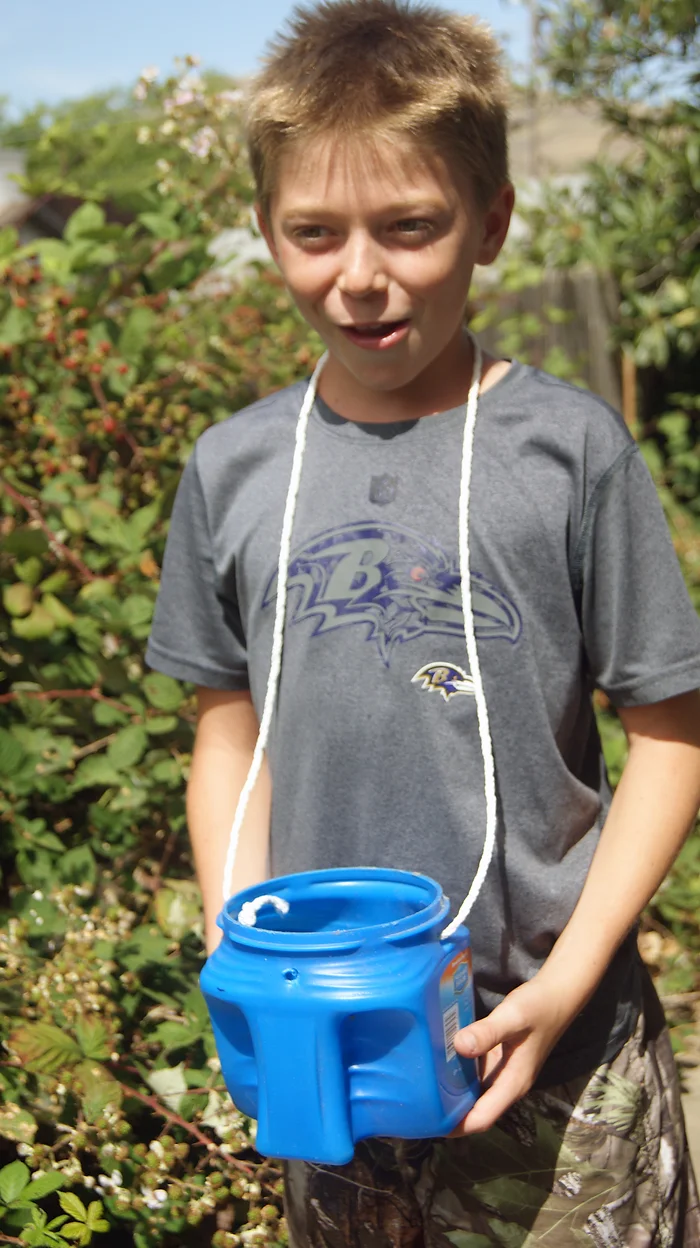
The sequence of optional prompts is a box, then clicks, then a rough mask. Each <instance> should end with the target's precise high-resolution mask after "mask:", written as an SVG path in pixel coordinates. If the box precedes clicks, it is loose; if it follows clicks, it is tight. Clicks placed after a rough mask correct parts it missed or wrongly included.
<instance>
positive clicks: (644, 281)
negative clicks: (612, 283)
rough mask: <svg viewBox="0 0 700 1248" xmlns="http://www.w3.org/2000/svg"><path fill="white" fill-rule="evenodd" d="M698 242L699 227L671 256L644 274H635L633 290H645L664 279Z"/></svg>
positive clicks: (699, 239) (699, 238)
mask: <svg viewBox="0 0 700 1248" xmlns="http://www.w3.org/2000/svg"><path fill="white" fill-rule="evenodd" d="M698 242H700V225H699V226H698V227H697V229H695V230H693V231H692V233H691V234H689V235H688V236H687V238H684V239H683V242H682V243H680V244H679V245H678V247H676V248H674V251H673V255H671V256H664V258H663V260H659V262H658V264H654V265H652V267H651V268H650V269H647V271H646V273H639V274H637V276H636V277H635V279H634V282H633V283H632V285H633V286H634V288H635V290H646V289H647V287H649V286H653V284H654V282H655V281H656V279H657V278H659V277H665V276H666V274H667V273H670V272H671V270H672V269H673V268H674V267H675V265H676V262H677V260H678V257H679V256H684V255H685V253H686V252H687V251H692V249H693V247H694V246H695V244H696V243H698Z"/></svg>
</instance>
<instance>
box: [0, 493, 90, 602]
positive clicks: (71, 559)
mask: <svg viewBox="0 0 700 1248" xmlns="http://www.w3.org/2000/svg"><path fill="white" fill-rule="evenodd" d="M0 486H1V487H2V489H3V490H4V491H5V493H6V494H7V496H8V497H9V498H11V499H12V500H13V502H15V503H17V504H18V505H19V506H20V507H24V510H25V511H26V512H27V513H28V514H29V515H30V516H31V518H32V520H35V521H36V522H37V524H39V525H40V526H41V528H42V529H43V531H44V533H45V534H46V536H47V538H48V541H49V547H50V549H51V550H52V551H53V553H54V554H55V555H57V556H58V557H59V558H61V559H65V560H66V561H67V562H68V563H72V564H73V567H74V568H77V570H78V572H79V573H80V575H81V576H82V578H83V580H84V581H97V580H99V579H100V578H99V577H98V575H97V573H96V572H91V571H90V569H89V568H88V567H87V565H86V564H84V563H83V561H82V559H80V558H79V557H78V555H76V554H75V553H74V552H73V551H72V550H70V548H69V547H68V546H65V545H64V544H63V542H59V540H58V538H57V537H56V534H55V533H54V532H53V530H52V529H50V528H49V526H48V524H47V523H46V521H45V519H44V517H43V516H42V514H41V509H40V507H39V504H38V503H37V502H35V501H34V499H33V498H27V496H26V494H20V492H19V490H16V489H15V487H14V485H10V483H9V481H6V480H5V478H4V477H0Z"/></svg>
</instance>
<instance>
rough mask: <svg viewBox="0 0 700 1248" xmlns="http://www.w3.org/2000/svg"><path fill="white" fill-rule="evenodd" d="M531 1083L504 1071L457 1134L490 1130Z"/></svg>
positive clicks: (469, 1114) (477, 1103)
mask: <svg viewBox="0 0 700 1248" xmlns="http://www.w3.org/2000/svg"><path fill="white" fill-rule="evenodd" d="M528 1088H529V1083H528V1082H526V1081H524V1080H523V1079H522V1078H518V1077H517V1076H513V1077H511V1078H508V1077H507V1076H506V1072H505V1071H504V1072H503V1074H502V1075H501V1076H500V1078H499V1079H498V1080H497V1081H496V1082H495V1083H494V1084H493V1085H492V1087H490V1088H489V1089H488V1090H487V1091H486V1092H484V1093H483V1094H482V1095H481V1096H480V1097H479V1099H478V1101H477V1102H476V1105H475V1106H474V1108H473V1109H472V1110H470V1111H469V1113H468V1114H467V1116H466V1118H465V1119H464V1121H463V1122H462V1123H460V1125H459V1127H457V1130H456V1131H455V1132H454V1134H455V1135H472V1134H474V1133H476V1132H478V1131H488V1129H489V1127H492V1126H493V1125H494V1123H495V1122H497V1121H498V1119H499V1118H500V1117H501V1114H504V1113H505V1111H506V1110H507V1109H509V1108H510V1106H511V1105H512V1104H513V1103H514V1102H515V1101H518V1100H519V1099H520V1097H521V1096H524V1095H525V1093H526V1092H527V1091H528Z"/></svg>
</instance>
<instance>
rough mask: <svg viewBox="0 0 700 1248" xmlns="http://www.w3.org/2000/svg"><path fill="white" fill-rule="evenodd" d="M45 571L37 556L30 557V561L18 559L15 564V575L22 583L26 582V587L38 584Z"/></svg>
mask: <svg viewBox="0 0 700 1248" xmlns="http://www.w3.org/2000/svg"><path fill="white" fill-rule="evenodd" d="M43 570H44V565H43V563H42V562H41V559H38V558H37V557H36V555H30V556H29V558H28V559H23V560H19V559H18V560H17V563H16V564H15V573H16V575H17V576H18V577H19V579H20V580H21V581H24V583H25V585H36V584H38V582H39V581H40V580H41V574H42V572H43Z"/></svg>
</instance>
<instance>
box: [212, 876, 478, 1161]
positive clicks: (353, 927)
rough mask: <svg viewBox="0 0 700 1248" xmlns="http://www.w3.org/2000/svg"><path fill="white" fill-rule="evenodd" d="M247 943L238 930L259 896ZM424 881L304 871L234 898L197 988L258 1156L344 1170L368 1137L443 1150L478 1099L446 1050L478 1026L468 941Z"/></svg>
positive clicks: (464, 1070)
mask: <svg viewBox="0 0 700 1248" xmlns="http://www.w3.org/2000/svg"><path fill="white" fill-rule="evenodd" d="M263 892H264V893H270V894H274V895H275V896H276V897H279V898H281V899H282V900H283V901H286V902H288V903H289V911H288V913H287V914H286V915H280V914H279V913H277V911H276V910H275V909H274V907H273V906H272V905H266V906H264V907H263V908H262V909H261V910H260V911H259V913H258V916H257V924H256V926H255V927H247V926H244V925H243V924H242V923H240V922H239V921H238V915H239V913H240V910H241V907H242V906H243V904H244V903H246V902H251V901H253V899H254V898H256V897H257V896H259V895H260V894H261V893H263ZM448 908H449V903H448V901H447V898H446V897H445V896H444V894H443V892H442V889H441V888H440V885H439V884H437V883H436V882H435V881H434V880H431V879H429V878H428V877H427V876H424V875H415V874H413V873H411V872H407V871H391V870H384V869H382V868H360V869H354V870H353V869H347V870H346V869H342V870H333V871H309V872H305V873H303V874H299V875H288V876H283V877H280V878H278V879H275V880H268V881H266V883H265V884H264V885H262V886H261V885H257V886H256V887H255V888H249V889H246V890H245V891H244V892H241V893H238V894H236V895H235V896H234V897H232V898H231V899H230V900H229V901H228V902H227V903H226V905H225V907H224V910H223V912H222V914H221V916H220V918H219V924H220V926H221V927H222V928H223V932H224V936H223V940H222V942H221V944H220V946H219V948H218V949H217V950H216V951H215V953H213V954H212V956H211V957H210V958H209V960H208V961H207V963H206V965H205V967H204V969H203V971H202V976H201V986H202V992H203V993H204V996H205V998H206V1001H207V1005H208V1006H209V1012H210V1014H211V1019H212V1024H213V1027H214V1035H215V1038H216V1044H217V1049H218V1053H219V1058H220V1060H221V1069H222V1072H223V1076H224V1079H225V1082H226V1086H227V1088H228V1090H229V1092H230V1094H231V1097H232V1099H233V1101H234V1103H235V1104H236V1105H237V1106H238V1108H239V1109H240V1110H241V1111H242V1112H243V1113H244V1114H247V1115H249V1116H250V1117H251V1118H257V1120H258V1134H257V1148H258V1149H259V1151H260V1152H261V1153H263V1154H265V1155H267V1156H273V1157H285V1158H292V1157H294V1158H301V1159H302V1160H305V1161H315V1162H319V1163H325V1164H327V1165H342V1164H344V1163H345V1162H347V1161H349V1160H350V1158H351V1157H352V1155H353V1152H354V1145H355V1142H356V1141H357V1140H362V1139H365V1138H366V1137H368V1136H376V1135H383V1136H394V1137H398V1138H404V1139H418V1138H425V1137H430V1136H439V1135H447V1134H449V1132H450V1131H451V1130H452V1129H453V1128H454V1127H455V1126H456V1125H457V1123H458V1122H459V1121H460V1120H461V1119H462V1118H463V1117H464V1115H465V1114H466V1113H467V1112H468V1111H469V1110H470V1109H471V1107H472V1105H473V1104H474V1102H475V1100H476V1098H477V1096H478V1095H479V1083H478V1076H477V1072H476V1066H475V1063H474V1062H473V1061H467V1060H465V1059H463V1058H460V1057H459V1056H458V1055H457V1054H456V1053H455V1050H454V1047H453V1044H452V1038H453V1036H454V1034H455V1032H456V1031H457V1030H458V1029H459V1028H460V1027H465V1026H467V1024H468V1023H470V1022H472V1021H473V1018H474V997H473V988H472V973H471V953H470V949H469V933H468V931H467V929H466V928H465V927H460V928H459V929H458V930H457V932H456V933H455V935H454V936H452V937H451V938H450V939H448V940H445V941H441V940H440V932H441V931H442V930H443V928H444V927H445V924H446V922H447V915H448Z"/></svg>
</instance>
